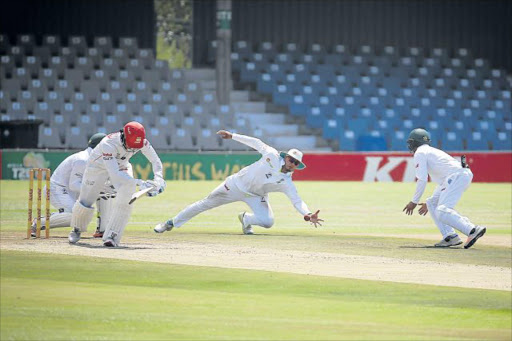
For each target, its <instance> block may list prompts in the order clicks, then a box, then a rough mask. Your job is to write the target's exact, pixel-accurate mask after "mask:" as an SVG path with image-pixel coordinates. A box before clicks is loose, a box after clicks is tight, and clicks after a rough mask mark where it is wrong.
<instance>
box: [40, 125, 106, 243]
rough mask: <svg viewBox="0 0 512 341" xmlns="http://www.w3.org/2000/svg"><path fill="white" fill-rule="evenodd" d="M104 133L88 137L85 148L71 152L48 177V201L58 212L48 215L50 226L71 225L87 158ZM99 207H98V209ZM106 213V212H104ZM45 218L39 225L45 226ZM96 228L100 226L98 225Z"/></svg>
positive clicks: (42, 218)
mask: <svg viewBox="0 0 512 341" xmlns="http://www.w3.org/2000/svg"><path fill="white" fill-rule="evenodd" d="M105 136H106V135H105V134H102V133H96V134H94V135H92V136H91V138H90V139H89V142H88V145H87V149H85V150H82V151H80V152H78V153H75V154H72V155H70V156H68V157H67V158H65V159H64V161H62V162H61V163H60V164H59V166H58V167H57V168H56V169H55V171H54V172H53V174H52V176H51V178H50V202H51V204H52V206H53V207H55V208H56V209H57V210H58V212H54V213H52V214H51V216H50V228H55V227H68V226H71V211H72V209H73V205H74V204H75V202H76V200H77V199H78V196H79V195H80V187H81V186H82V177H83V174H84V170H85V166H86V164H87V159H89V155H91V153H92V150H93V149H94V147H96V146H97V145H98V143H100V141H101V140H102V139H103V138H104V137H105ZM99 210H100V207H98V211H99ZM105 214H106V212H105ZM45 222H46V218H45V217H41V225H42V226H43V229H44V226H45ZM31 227H32V233H31V234H32V237H35V236H36V219H34V221H33V222H32V226H31ZM98 228H101V227H100V226H98Z"/></svg>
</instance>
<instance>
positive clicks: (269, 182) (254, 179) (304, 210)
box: [154, 130, 323, 234]
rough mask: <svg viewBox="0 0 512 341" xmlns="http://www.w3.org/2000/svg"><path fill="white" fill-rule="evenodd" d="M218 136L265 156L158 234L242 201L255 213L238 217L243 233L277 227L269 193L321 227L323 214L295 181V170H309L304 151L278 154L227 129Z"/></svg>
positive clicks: (158, 228) (158, 229)
mask: <svg viewBox="0 0 512 341" xmlns="http://www.w3.org/2000/svg"><path fill="white" fill-rule="evenodd" d="M217 134H218V135H220V136H221V137H222V138H223V139H233V140H235V141H238V142H241V143H243V144H245V145H247V146H249V147H251V148H254V149H256V150H257V151H258V152H259V153H260V154H261V155H262V157H261V159H260V160H258V161H256V162H255V163H253V164H251V165H249V166H247V167H245V168H243V169H241V170H240V171H239V172H238V173H236V174H233V175H231V176H230V177H228V178H227V179H226V180H225V181H224V182H223V183H221V184H220V185H219V186H218V187H217V188H216V189H214V190H213V192H211V193H210V194H209V195H208V196H207V197H206V198H204V199H202V200H199V201H197V202H195V203H193V204H191V205H189V206H188V207H186V208H185V209H184V210H182V211H181V212H180V213H178V215H176V216H175V217H174V218H172V219H170V220H167V221H166V222H163V223H160V224H158V225H157V226H156V227H155V229H154V230H155V232H157V233H163V232H165V231H171V230H172V229H173V228H174V227H180V226H182V225H183V224H185V223H186V222H187V221H189V220H190V219H191V218H193V217H194V216H196V215H198V214H199V213H202V212H204V211H206V210H210V209H212V208H215V207H218V206H221V205H224V204H228V203H232V202H235V201H243V202H245V203H246V204H247V205H249V207H250V208H251V209H252V211H253V213H247V212H242V213H240V214H239V215H238V219H239V220H240V223H241V224H242V231H243V233H244V234H254V232H253V230H252V227H253V226H254V225H258V226H262V227H265V228H270V227H272V225H273V224H274V214H273V212H272V208H271V207H270V204H269V201H268V193H270V192H283V193H284V194H286V195H287V196H288V198H289V199H290V201H291V202H292V204H293V205H294V206H295V209H296V210H297V211H298V212H299V213H300V214H302V215H303V217H304V220H306V221H309V222H310V223H311V224H313V225H315V227H317V225H321V223H320V222H321V221H323V220H322V219H318V213H319V212H320V211H316V213H314V214H313V213H311V211H310V210H309V208H308V206H307V205H306V203H305V202H304V201H302V199H301V198H300V196H299V194H298V193H297V189H296V188H295V185H294V184H293V182H292V174H293V172H294V171H295V170H296V169H299V170H301V169H304V168H306V165H305V164H304V163H303V162H302V152H300V151H299V150H297V149H290V150H289V151H288V152H287V153H285V152H280V153H279V152H278V151H277V150H275V149H274V148H272V147H270V146H268V145H266V144H265V143H263V142H262V141H260V140H259V139H257V138H254V137H250V136H245V135H240V134H234V133H231V132H229V131H226V130H220V131H218V132H217Z"/></svg>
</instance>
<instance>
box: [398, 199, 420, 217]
mask: <svg viewBox="0 0 512 341" xmlns="http://www.w3.org/2000/svg"><path fill="white" fill-rule="evenodd" d="M416 205H417V204H415V203H413V202H412V201H409V203H408V204H407V205H405V207H404V209H403V210H402V212H404V211H405V214H407V215H411V214H412V213H413V212H414V209H415V208H416Z"/></svg>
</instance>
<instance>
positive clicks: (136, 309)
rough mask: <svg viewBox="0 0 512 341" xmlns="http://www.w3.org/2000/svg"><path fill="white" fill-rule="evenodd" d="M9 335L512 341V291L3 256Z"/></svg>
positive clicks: (4, 327)
mask: <svg viewBox="0 0 512 341" xmlns="http://www.w3.org/2000/svg"><path fill="white" fill-rule="evenodd" d="M1 261H2V262H1V265H2V267H1V274H2V292H1V298H2V310H1V314H2V317H1V319H2V332H1V336H2V340H8V339H16V340H20V339H47V340H57V339H77V340H78V339H116V340H130V339H135V340H137V339H150V340H157V339H213V340H217V339H237V340H239V339H271V340H279V339H288V340H299V339H315V340H327V339H386V340H397V339H405V340H408V339H435V340H441V339H508V338H510V329H509V328H510V323H511V315H510V314H511V310H510V293H508V292H500V291H485V290H468V289H458V288H457V289H455V288H438V287H433V286H421V285H406V284H394V283H380V282H370V281H359V280H344V279H333V278H328V277H316V276H299V275H288V274H276V273H269V272H262V271H245V270H225V269H215V268H204V267H186V266H173V265H162V264H153V263H144V264H143V263H139V262H129V261H118V260H96V259H83V258H80V257H70V256H49V255H44V254H43V255H37V254H28V253H23V252H2V257H1Z"/></svg>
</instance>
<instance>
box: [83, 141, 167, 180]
mask: <svg viewBox="0 0 512 341" xmlns="http://www.w3.org/2000/svg"><path fill="white" fill-rule="evenodd" d="M138 151H139V150H137V151H135V152H134V151H127V150H126V149H125V148H124V146H123V142H122V141H121V133H120V132H117V133H112V134H109V135H107V136H106V137H105V138H104V139H103V140H101V142H100V143H99V144H98V145H97V146H96V148H94V150H93V151H92V153H91V156H90V157H89V161H88V166H89V167H93V168H99V169H106V170H107V171H108V174H109V176H110V181H111V182H112V183H113V184H114V186H115V184H119V183H125V182H131V183H134V184H135V185H138V184H140V180H139V179H134V178H132V177H131V176H130V175H128V173H126V172H123V170H126V169H127V168H128V165H129V161H130V158H131V157H132V156H133V155H135V154H136V153H137V152H138ZM140 152H141V153H142V154H143V155H144V156H145V157H146V158H147V159H148V161H149V162H151V165H152V167H153V174H154V175H155V179H158V178H160V179H163V174H162V172H163V166H162V161H160V158H159V157H158V155H157V153H156V152H155V150H154V149H153V146H151V143H149V141H148V140H146V139H145V140H144V146H143V147H142V148H141V149H140Z"/></svg>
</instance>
